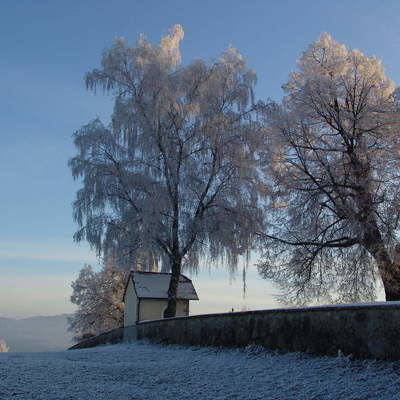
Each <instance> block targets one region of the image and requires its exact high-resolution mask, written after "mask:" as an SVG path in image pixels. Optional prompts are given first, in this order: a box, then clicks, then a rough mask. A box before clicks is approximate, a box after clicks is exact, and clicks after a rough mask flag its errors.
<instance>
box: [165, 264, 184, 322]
mask: <svg viewBox="0 0 400 400" xmlns="http://www.w3.org/2000/svg"><path fill="white" fill-rule="evenodd" d="M180 274H181V260H180V259H179V258H175V259H174V260H172V263H171V279H170V281H169V288H168V305H167V308H166V309H165V310H164V318H171V317H175V315H176V297H177V292H178V283H179V276H180Z"/></svg>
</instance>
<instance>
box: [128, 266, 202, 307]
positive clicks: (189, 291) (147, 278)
mask: <svg viewBox="0 0 400 400" xmlns="http://www.w3.org/2000/svg"><path fill="white" fill-rule="evenodd" d="M131 277H132V279H133V283H134V286H135V290H136V295H137V297H138V298H141V299H146V298H148V299H149V298H150V299H168V287H169V280H170V278H171V274H170V273H161V272H143V271H131V273H130V278H131ZM177 299H178V300H198V299H199V298H198V297H197V293H196V290H195V288H194V286H193V284H192V281H191V280H190V279H189V278H187V277H186V276H184V275H182V274H181V275H180V277H179V283H178V293H177Z"/></svg>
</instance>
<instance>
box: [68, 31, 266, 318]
mask: <svg viewBox="0 0 400 400" xmlns="http://www.w3.org/2000/svg"><path fill="white" fill-rule="evenodd" d="M182 38H183V30H182V28H181V26H180V25H175V26H174V27H173V28H172V29H171V31H170V33H169V34H168V35H167V36H165V37H164V38H162V40H161V42H160V44H159V45H157V46H154V45H151V44H150V43H148V42H147V41H146V40H145V39H144V38H143V37H141V38H140V39H139V40H138V41H137V42H136V45H135V46H134V47H129V46H128V45H127V44H126V43H125V41H124V40H123V39H117V40H115V42H114V44H113V46H112V48H111V49H109V50H107V51H105V53H104V54H103V58H102V63H101V68H100V69H95V70H93V71H92V72H90V73H88V74H87V77H86V84H87V87H88V88H89V89H90V90H93V91H96V90H97V89H102V90H103V91H105V92H107V93H111V94H112V95H113V96H114V97H115V103H114V112H113V115H112V123H111V124H110V125H109V126H105V125H104V124H103V123H101V122H100V121H99V120H95V121H93V122H91V123H89V124H88V125H86V126H84V127H83V128H81V129H80V130H79V131H77V132H76V133H75V145H76V147H77V149H78V154H77V156H76V157H74V158H73V159H72V160H71V161H70V166H71V168H72V173H73V176H74V177H75V178H77V179H82V189H80V190H79V192H78V193H77V198H76V201H75V203H74V215H75V220H76V221H77V222H78V224H79V225H80V227H81V229H80V230H79V231H78V232H77V233H76V235H75V239H76V240H77V241H80V240H87V241H88V242H89V243H90V244H91V245H92V246H94V247H95V248H96V249H97V251H98V252H99V253H103V254H104V255H107V254H110V253H112V254H113V256H114V257H119V256H121V255H134V254H135V253H136V252H137V251H138V250H140V251H152V252H153V253H154V254H155V255H156V256H157V257H158V259H159V260H162V265H163V268H164V270H171V271H172V277H171V281H170V286H169V291H168V294H169V302H168V307H167V309H166V311H165V315H166V316H173V315H175V308H176V289H177V283H178V277H179V274H180V272H181V269H182V267H183V266H189V267H191V268H196V266H197V265H198V261H199V258H200V257H202V256H205V255H209V256H211V259H213V260H215V259H217V258H224V260H225V261H227V263H228V264H229V265H230V266H231V267H233V268H234V267H235V265H236V263H237V260H238V256H239V255H240V254H243V253H244V252H245V251H246V250H247V249H249V247H250V245H251V238H252V234H251V232H252V230H253V228H254V227H257V226H258V227H261V225H262V220H263V218H262V215H261V213H260V212H259V210H258V204H257V203H258V189H257V186H256V185H257V180H256V175H257V171H256V169H255V159H254V155H253V150H254V149H255V148H256V145H255V143H254V138H255V135H254V131H255V129H254V127H255V123H254V122H253V121H252V113H251V111H252V110H251V106H252V88H253V85H254V82H255V78H256V77H255V74H254V73H253V72H252V71H251V70H250V69H248V68H247V67H246V65H245V62H244V60H243V58H242V56H241V55H240V54H239V53H238V52H237V51H236V50H235V49H234V48H229V49H228V50H226V51H224V52H223V53H222V54H221V56H220V57H219V58H218V59H217V60H216V61H215V62H213V63H211V64H207V63H206V62H204V61H202V60H197V61H194V62H192V63H190V64H188V65H186V66H181V65H180V58H181V57H180V52H179V42H180V41H181V39H182ZM129 262H130V263H132V261H129Z"/></svg>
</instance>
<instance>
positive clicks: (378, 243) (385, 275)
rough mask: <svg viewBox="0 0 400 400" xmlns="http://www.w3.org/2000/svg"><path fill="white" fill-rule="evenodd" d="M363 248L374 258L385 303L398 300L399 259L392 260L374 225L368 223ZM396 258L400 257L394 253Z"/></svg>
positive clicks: (399, 286) (399, 297)
mask: <svg viewBox="0 0 400 400" xmlns="http://www.w3.org/2000/svg"><path fill="white" fill-rule="evenodd" d="M364 246H365V248H366V249H367V250H368V252H369V253H370V254H371V255H372V257H373V258H374V260H375V262H376V264H377V266H378V271H379V275H380V277H381V279H382V283H383V287H384V290H385V298H386V301H399V300H400V259H399V260H397V259H396V260H392V259H391V257H390V254H389V252H388V250H387V248H386V246H385V243H384V241H383V239H382V235H381V233H380V231H379V228H378V226H377V225H376V223H371V222H370V223H369V229H368V230H367V231H366V234H365V235H364ZM396 256H399V257H400V254H399V252H397V251H396Z"/></svg>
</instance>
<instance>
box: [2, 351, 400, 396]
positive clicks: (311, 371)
mask: <svg viewBox="0 0 400 400" xmlns="http://www.w3.org/2000/svg"><path fill="white" fill-rule="evenodd" d="M398 365H400V363H391V362H374V361H350V360H349V359H348V358H345V357H335V358H329V357H310V356H307V355H306V354H297V353H292V354H285V355H278V354H275V353H271V352H266V351H261V349H260V348H258V347H255V346H249V347H248V348H247V349H245V350H219V349H213V348H199V347H188V348H183V347H179V346H161V345H150V344H146V343H137V344H132V345H114V346H104V347H97V348H92V349H84V350H74V351H64V352H49V353H8V354H7V353H5V354H0V399H1V400H3V399H4V400H5V399H24V400H29V399H46V400H47V399H51V400H58V399H70V400H71V399H82V400H87V399H97V400H103V399H107V400H113V399H118V400H128V399H129V400H145V399H149V400H150V399H164V400H166V399H188V400H189V399H191V400H198V399H268V400H273V399H280V400H283V399H296V400H299V399H304V400H317V399H332V400H333V399H335V400H336V399H346V400H353V399H354V400H355V399H357V400H361V399H380V400H383V399H396V400H398V399H400V376H399V375H398V374H397V372H398V371H397V366H398Z"/></svg>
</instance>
